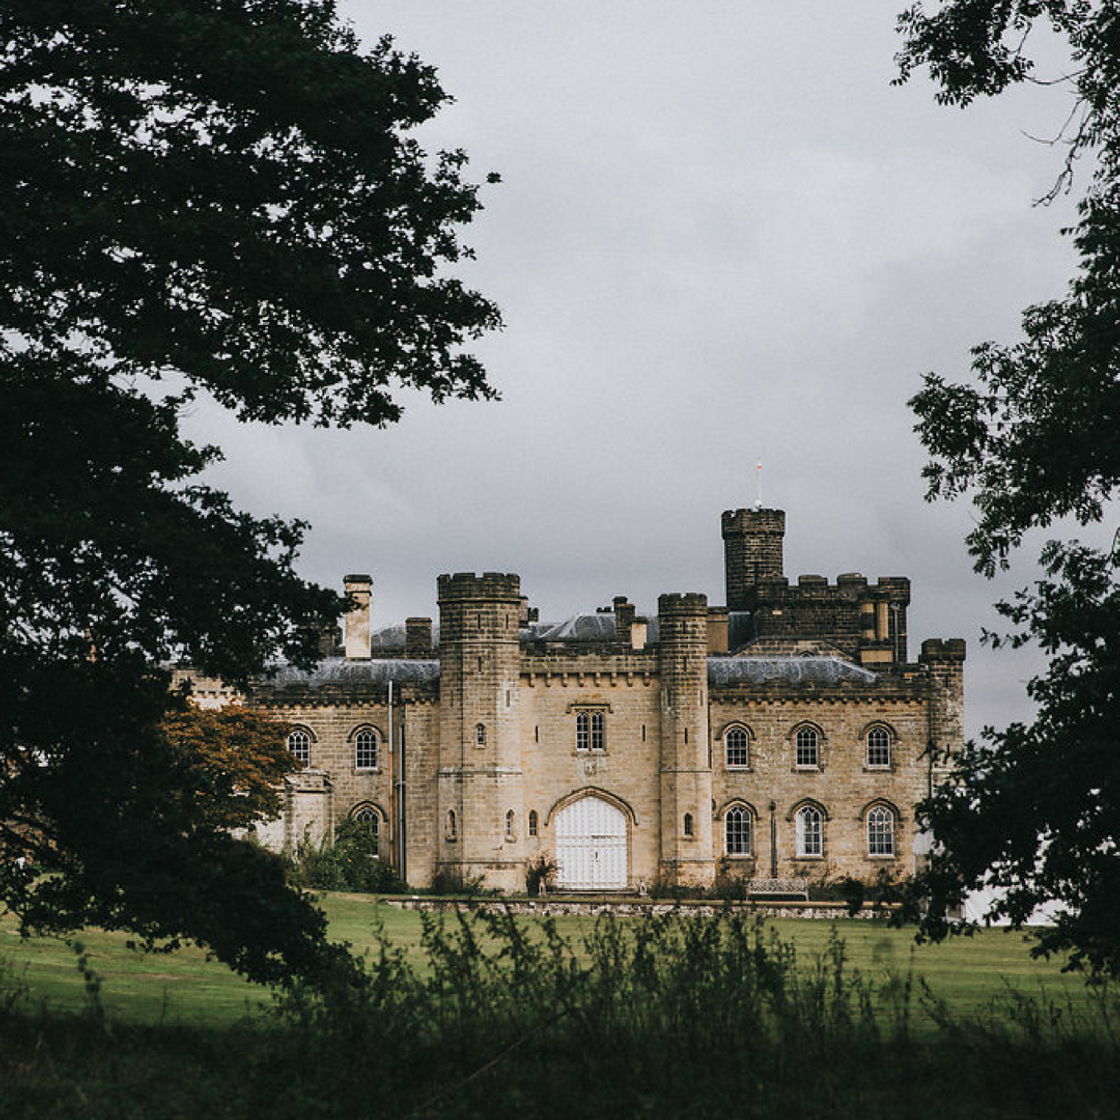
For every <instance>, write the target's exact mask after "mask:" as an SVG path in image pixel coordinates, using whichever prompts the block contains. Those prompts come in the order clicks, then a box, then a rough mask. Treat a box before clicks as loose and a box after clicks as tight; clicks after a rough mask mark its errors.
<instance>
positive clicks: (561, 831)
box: [195, 509, 965, 892]
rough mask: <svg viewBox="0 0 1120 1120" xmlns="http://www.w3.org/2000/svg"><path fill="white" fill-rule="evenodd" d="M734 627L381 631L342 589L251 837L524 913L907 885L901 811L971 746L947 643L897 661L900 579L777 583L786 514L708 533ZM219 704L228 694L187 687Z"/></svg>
mask: <svg viewBox="0 0 1120 1120" xmlns="http://www.w3.org/2000/svg"><path fill="white" fill-rule="evenodd" d="M721 529H722V536H723V541H724V555H725V563H726V580H727V583H726V599H727V602H726V606H723V605H709V604H708V603H707V600H706V598H705V596H703V595H699V594H683V595H662V596H661V597H660V599H659V601H658V605H657V614H656V616H654V617H648V618H644V617H640V616H639V615H638V614H637V612H636V608H635V607H634V605H633V604H631V603H629V602H628V601H627V599H626V597H625V596H618V597H616V598H615V600H614V602H613V603H612V605H611V607H609V608H605V609H601V610H598V611H595V612H593V613H589V614H586V615H577V616H575V617H574V618H572V619H568V620H567V621H565V622H563V623H552V624H550V623H542V622H540V621H538V620H537V618H536V616H535V612H534V611H532V610H531V609H530V608H529V606H528V601H527V599H526V598H525V597H524V596H523V595H522V592H521V585H520V579H519V578H518V576H516V575H513V574H504V573H494V572H487V573H484V574H482V575H476V574H473V573H458V574H455V575H443V576H440V577H439V580H438V603H439V620H438V628H433V625H432V620H431V619H428V618H409V619H408V620H407V621H406V623H405V624H404V625H401V626H396V627H393V626H390V627H387V628H383V629H381V630H375V629H373V628H372V627H371V609H372V598H373V581H372V580H371V578H370V577H369V576H368V575H349V576H347V577H346V580H345V586H346V590H347V591H348V593H349V595H350V599H351V603H352V607H351V610H350V611H349V612H348V614H347V616H346V618H345V626H344V633H343V635H342V639H341V641H340V642H339V644H338V647H337V649H336V651H335V655H334V656H331V657H328V658H326V659H325V660H324V661H323V662H322V663H321V664H320V665H319V666H318V667H317V668H316V669H315V670H313V671H312V672H309V673H305V672H299V671H296V670H293V669H290V668H284V669H281V670H280V671H279V673H277V674H276V675H275V676H274V677H273V678H270V679H269V680H268V681H262V682H260V683H259V684H258V685H257V686H256V687H255V688H254V689H253V690H252V691H251V695H250V697H249V700H250V701H251V702H253V703H256V704H259V705H261V706H263V707H265V708H268V709H270V710H273V711H275V712H276V713H277V714H278V715H281V716H282V717H283V718H284V719H285V720H287V721H288V722H289V723H291V724H293V725H295V726H296V727H297V728H298V729H299V730H300V731H301V732H303V733H304V735H305V736H306V738H305V739H304V738H301V739H300V740H299V742H300V743H308V742H309V743H310V747H309V757H308V758H307V765H306V767H305V769H303V770H302V771H300V772H299V773H297V774H295V775H294V776H293V777H291V778H290V779H289V780H288V781H287V783H286V786H285V791H284V792H285V798H284V803H285V809H284V813H283V815H282V817H281V819H279V820H277V821H274V822H271V823H268V824H265V825H263V826H262V827H261V829H260V834H261V838H262V839H263V840H264V841H265V842H266V843H268V844H271V845H273V846H275V847H278V848H280V847H286V848H292V847H294V846H295V845H297V844H298V843H299V842H300V841H302V840H304V839H305V838H307V839H311V840H312V841H318V840H321V839H323V838H327V837H329V836H330V835H331V834H332V833H333V830H334V829H335V827H336V826H337V824H338V822H340V821H341V820H343V819H345V818H347V817H357V818H358V819H360V820H361V821H363V822H364V823H365V824H366V826H367V827H369V828H370V829H372V830H374V831H376V834H377V837H378V844H379V849H380V854H381V857H382V858H384V859H387V860H390V861H392V863H393V864H394V866H395V867H396V868H397V870H398V871H399V872H400V873H401V874H402V876H403V877H405V878H407V880H408V882H410V883H412V884H413V885H416V886H425V885H427V884H429V883H430V882H431V880H432V878H433V877H434V876H435V875H436V873H437V872H439V871H446V872H453V873H455V874H459V875H464V876H474V875H481V876H483V877H484V879H485V880H486V882H487V883H488V884H489V885H491V886H494V887H498V888H500V889H503V890H507V891H515V890H523V889H524V887H525V881H526V870H527V866H528V865H529V863H530V862H531V861H534V860H536V859H538V858H539V857H541V856H544V857H546V858H547V859H548V860H550V861H552V862H553V863H555V864H556V865H557V872H556V876H555V885H556V886H558V887H561V888H564V889H568V890H586V891H600V892H601V891H623V890H631V891H633V890H640V889H641V888H642V887H643V886H648V885H652V884H653V883H654V882H655V881H658V880H659V881H671V882H676V883H689V884H698V885H705V884H710V883H712V882H713V880H714V879H715V878H716V877H717V876H720V875H723V876H741V877H744V878H750V879H754V880H756V881H757V880H759V879H776V878H782V877H791V876H793V877H799V878H807V879H810V880H814V879H816V880H823V879H827V878H832V877H836V876H839V875H854V876H856V877H858V878H863V879H870V878H873V877H874V876H875V875H876V874H877V873H878V872H879V871H880V870H883V869H885V870H887V871H889V872H891V873H893V874H908V873H910V872H912V871H913V870H914V867H915V863H916V861H917V860H919V859H920V858H921V844H920V843H916V840H917V839H918V837H917V831H916V827H915V822H914V806H915V804H916V802H917V801H918V800H920V799H921V798H922V797H923V796H924V795H925V794H926V793H927V792H928V790H929V789H930V787H931V784H932V783H934V782H937V781H938V780H940V779H941V778H942V777H943V773H944V771H943V767H944V764H945V759H946V757H947V755H948V754H949V753H951V752H952V751H954V750H955V749H957V748H958V747H959V746H960V744H961V742H962V740H963V668H964V660H965V644H964V642H963V641H962V640H960V639H949V640H928V641H925V642H923V643H922V646H921V652H920V653H919V655H918V657H917V659H916V660H915V661H910V660H909V659H908V641H907V631H906V609H907V607H908V605H909V602H910V583H909V580H907V579H904V578H900V577H889V578H880V579H879V580H878V581H877V582H874V583H872V582H869V581H868V580H866V579H864V577H863V576H860V575H858V574H851V573H849V574H845V575H841V576H839V577H838V578H837V580H836V581H835V582H834V583H830V582H829V581H828V580H826V579H824V578H823V577H821V576H802V577H800V578H799V579H798V580H797V581H796V582H794V583H791V582H790V581H789V580H788V579H787V578H786V577H785V575H784V573H783V567H782V544H783V537H784V532H785V514H784V513H783V512H782V511H781V510H770V509H740V510H731V511H728V512H726V513H724V514H723V516H722V520H721ZM195 691H196V696H198V698H199V699H200V701H201V702H203V703H207V704H210V705H214V704H220V703H223V702H226V701H228V699H229V698H230V694H229V692H228V690H224V689H222V687H221V685H220V684H219V683H217V682H213V681H203V680H196V682H195Z"/></svg>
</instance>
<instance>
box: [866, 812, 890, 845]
mask: <svg viewBox="0 0 1120 1120" xmlns="http://www.w3.org/2000/svg"><path fill="white" fill-rule="evenodd" d="M867 854H868V855H869V856H893V855H894V813H892V812H891V811H890V809H888V808H887V807H886V806H885V805H876V806H875V807H874V808H873V809H872V810H870V812H868V814H867Z"/></svg>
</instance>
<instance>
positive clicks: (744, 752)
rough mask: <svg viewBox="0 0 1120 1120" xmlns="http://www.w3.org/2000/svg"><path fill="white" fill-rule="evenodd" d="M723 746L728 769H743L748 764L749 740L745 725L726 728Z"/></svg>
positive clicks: (749, 758) (749, 759)
mask: <svg viewBox="0 0 1120 1120" xmlns="http://www.w3.org/2000/svg"><path fill="white" fill-rule="evenodd" d="M723 746H724V752H725V757H726V759H727V768H728V769H729V770H745V769H746V768H747V767H748V766H749V765H750V761H751V756H750V742H749V739H748V738H747V729H746V728H745V727H730V728H728V730H727V731H726V733H725V734H724V736H723Z"/></svg>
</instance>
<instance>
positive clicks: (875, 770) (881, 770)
mask: <svg viewBox="0 0 1120 1120" xmlns="http://www.w3.org/2000/svg"><path fill="white" fill-rule="evenodd" d="M892 770H894V767H893V766H892V765H891V764H890V763H889V762H888V763H887V764H886V765H885V766H870V765H866V764H865V765H864V767H863V772H864V773H865V774H889V773H891V771H892Z"/></svg>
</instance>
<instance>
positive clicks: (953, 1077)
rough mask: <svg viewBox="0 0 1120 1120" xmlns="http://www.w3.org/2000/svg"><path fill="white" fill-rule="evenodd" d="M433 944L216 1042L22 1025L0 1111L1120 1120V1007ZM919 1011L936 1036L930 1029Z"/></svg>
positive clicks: (629, 937)
mask: <svg viewBox="0 0 1120 1120" xmlns="http://www.w3.org/2000/svg"><path fill="white" fill-rule="evenodd" d="M423 948H424V961H423V967H416V966H414V965H413V964H412V963H411V960H410V958H409V957H407V956H406V955H405V954H404V953H403V952H400V951H397V950H394V949H393V947H392V946H390V945H388V944H385V943H382V944H381V945H380V947H379V949H378V950H377V951H376V953H375V954H374V955H373V956H372V957H371V958H370V959H368V960H367V961H366V968H365V981H364V982H363V983H361V984H356V985H355V984H353V983H347V982H345V981H343V980H340V982H339V983H338V984H337V985H336V986H334V987H332V988H328V990H327V991H326V992H324V993H312V992H310V991H307V990H302V989H299V988H297V989H295V990H293V991H291V992H288V993H286V994H285V995H284V996H283V997H281V998H280V999H279V1000H278V1002H277V1004H276V1007H275V1009H274V1011H273V1012H272V1013H270V1014H269V1015H268V1016H266V1017H263V1018H261V1019H259V1020H256V1021H252V1022H248V1021H247V1022H245V1023H243V1024H241V1025H240V1026H238V1027H236V1028H233V1029H230V1030H225V1031H220V1032H211V1033H209V1034H208V1033H206V1032H198V1031H193V1032H192V1031H186V1030H183V1029H181V1028H171V1027H166V1028H151V1027H148V1028H140V1027H132V1028H120V1027H114V1026H112V1025H110V1024H108V1023H106V1022H105V1020H104V1019H103V1018H98V1017H97V1016H96V1015H95V1014H93V1013H91V1014H90V1015H88V1016H86V1017H85V1018H84V1020H81V1021H78V1020H73V1021H70V1022H69V1023H66V1022H63V1021H59V1020H39V1021H35V1020H33V1019H32V1020H29V1019H26V1018H24V1019H18V1018H17V1017H16V1016H15V1015H13V1014H11V1013H9V1014H7V1015H5V1016H3V1018H2V1019H0V1025H2V1031H3V1034H2V1035H0V1075H2V1076H0V1114H2V1115H4V1116H5V1117H24V1116H26V1117H31V1116H35V1117H37V1118H38V1117H42V1118H44V1120H47V1118H53V1117H61V1116H70V1115H74V1116H79V1115H80V1116H83V1117H86V1116H88V1117H94V1118H99V1117H102V1116H105V1117H109V1116H113V1117H118V1116H120V1117H132V1116H136V1117H140V1116H144V1117H153V1118H160V1117H176V1118H178V1117H187V1116H190V1117H192V1118H193V1117H198V1116H204V1115H205V1116H208V1117H209V1116H214V1117H221V1116H230V1117H233V1116H239V1117H240V1116H245V1117H250V1116H253V1117H255V1116H263V1115H268V1116H269V1117H270V1120H286V1118H288V1117H293V1118H294V1117H300V1118H303V1120H306V1118H315V1117H336V1116H337V1117H355V1118H356V1117H367V1116H369V1117H374V1116H393V1117H401V1118H403V1117H409V1116H413V1117H442V1118H448V1117H474V1116H489V1115H491V1114H495V1115H496V1114H499V1113H500V1114H502V1115H511V1116H518V1117H520V1116H529V1117H536V1116H555V1117H579V1118H581V1120H594V1118H596V1117H616V1116H618V1117H634V1116H658V1117H662V1116H668V1117H671V1116H681V1117H692V1116H701V1115H705V1114H709V1113H713V1112H715V1111H716V1110H718V1111H719V1112H720V1113H722V1114H726V1115H731V1116H735V1117H755V1116H759V1117H761V1116H764V1115H766V1116H773V1115H774V1113H775V1111H776V1110H784V1111H785V1112H787V1113H788V1114H790V1115H792V1116H797V1117H816V1116H820V1117H825V1116H829V1117H831V1116H852V1117H857V1116H859V1117H887V1116H890V1117H892V1118H894V1117H900V1116H901V1117H906V1116H931V1117H933V1116H936V1117H938V1118H944V1117H958V1116H959V1117H974V1116H998V1117H1004V1116H1006V1117H1015V1116H1048V1115H1053V1116H1063V1117H1064V1116H1069V1115H1078V1116H1086V1117H1089V1116H1096V1117H1105V1116H1109V1117H1110V1116H1118V1115H1120V1034H1118V1031H1117V1025H1118V1005H1117V1002H1116V998H1115V996H1114V995H1113V994H1112V993H1110V992H1107V991H1102V992H1101V993H1099V996H1098V998H1097V999H1096V1000H1095V1001H1094V1002H1093V1003H1092V1005H1091V1006H1092V1008H1093V1011H1092V1013H1091V1015H1089V1016H1088V1017H1086V1016H1085V1015H1084V1014H1082V1013H1080V1012H1079V1013H1077V1014H1075V1013H1074V1012H1073V1010H1072V1009H1070V1008H1063V1007H1060V1006H1057V1005H1054V1004H1052V1003H1051V1004H1048V1003H1047V1002H1046V1001H1044V1000H1040V999H1037V998H1034V997H1030V996H1026V995H1023V994H1022V993H1019V992H1014V991H1009V992H1008V993H1007V994H1006V996H1004V997H1002V998H1003V999H1004V1000H1005V1001H1009V1002H1008V1006H1007V1007H1005V1008H1003V1009H1001V1010H1000V1013H999V1014H998V1015H997V1014H994V1013H993V1014H992V1015H989V1016H983V1017H979V1018H973V1019H966V1018H961V1017H959V1016H956V1015H954V1014H953V1012H952V1010H951V1009H950V1008H948V1007H946V1006H945V1005H944V1004H939V1003H938V1002H937V1001H936V1000H934V999H933V998H932V997H931V996H930V995H929V994H928V993H927V992H924V991H923V988H922V985H921V983H920V982H919V981H917V980H916V979H915V978H914V976H913V975H912V973H911V972H909V971H902V972H898V973H895V974H892V975H890V976H888V979H887V981H886V982H885V983H880V984H879V985H878V986H876V985H874V984H872V983H871V982H870V981H869V980H868V979H867V978H866V977H863V976H861V975H860V974H859V973H858V972H855V971H853V970H852V969H851V967H850V965H849V963H848V960H847V957H846V954H845V949H844V945H843V943H842V942H841V941H840V940H839V939H837V938H835V937H833V939H832V940H831V941H830V942H829V943H828V945H827V947H826V949H825V951H824V952H823V953H822V954H821V955H820V956H819V957H817V958H816V959H814V960H811V961H801V960H798V958H797V954H796V951H795V949H794V947H793V945H792V944H791V943H789V942H786V941H783V940H782V939H781V938H779V937H778V936H777V935H776V934H775V933H774V932H773V931H772V930H768V929H767V928H766V927H765V926H763V925H762V924H760V923H758V922H757V921H755V920H753V919H752V918H750V917H749V916H747V915H744V914H742V913H738V912H732V911H728V912H725V913H722V914H720V915H719V916H717V917H714V918H712V917H696V916H686V915H682V914H669V915H662V916H652V917H648V918H644V919H640V920H624V921H618V920H615V919H614V918H612V917H609V916H608V917H603V918H601V919H600V920H599V921H598V922H597V923H596V925H595V926H594V928H593V930H592V931H591V932H590V933H589V934H587V935H586V936H585V937H584V938H582V939H581V940H580V941H579V942H572V941H569V940H568V939H566V938H564V937H563V936H561V935H560V934H559V933H558V932H557V928H556V926H555V924H554V923H553V922H551V921H550V920H547V919H545V920H543V921H541V922H540V923H538V924H529V923H526V922H524V921H523V920H515V919H514V918H513V917H512V916H511V915H509V914H506V913H501V912H492V911H481V910H480V911H477V912H476V911H472V910H467V909H463V910H460V911H458V912H457V913H455V914H453V915H449V916H447V917H444V916H441V915H437V916H430V915H428V916H425V919H424V928H423ZM90 999H91V1002H92V1003H96V999H97V993H96V989H92V990H91V994H90ZM2 1006H3V1003H2V1001H0V1007H2ZM919 1013H920V1014H922V1015H923V1016H932V1017H933V1020H934V1022H935V1023H936V1024H937V1027H936V1031H935V1033H933V1034H932V1035H931V1034H929V1033H928V1032H927V1033H925V1034H920V1033H919V1032H916V1031H913V1030H912V1029H911V1026H912V1022H913V1020H914V1018H915V1016H916V1015H917V1014H919ZM36 1038H37V1039H38V1041H36ZM79 1105H80V1107H78V1106H79Z"/></svg>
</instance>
